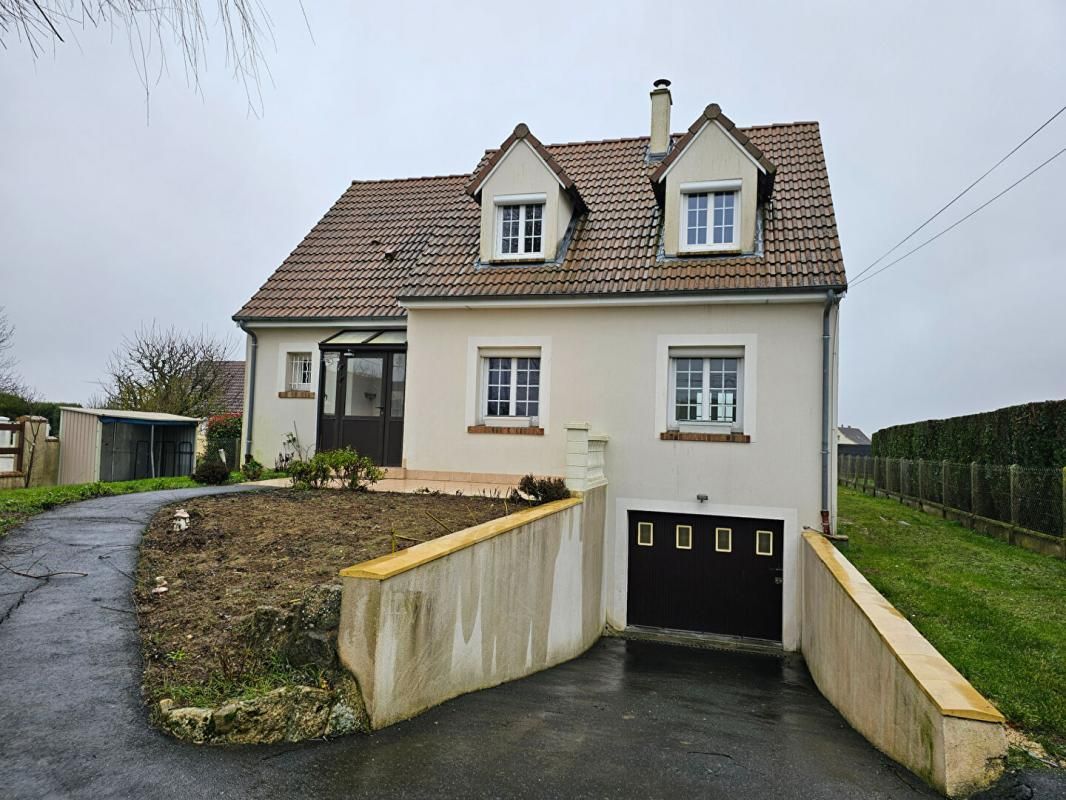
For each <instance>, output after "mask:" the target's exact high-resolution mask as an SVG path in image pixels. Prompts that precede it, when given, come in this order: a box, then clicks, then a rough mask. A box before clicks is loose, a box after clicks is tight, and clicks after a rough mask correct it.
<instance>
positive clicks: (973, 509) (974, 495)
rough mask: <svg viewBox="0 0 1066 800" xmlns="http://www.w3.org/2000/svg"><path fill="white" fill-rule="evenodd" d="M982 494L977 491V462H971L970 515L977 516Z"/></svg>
mask: <svg viewBox="0 0 1066 800" xmlns="http://www.w3.org/2000/svg"><path fill="white" fill-rule="evenodd" d="M980 494H981V493H980V492H979V491H978V489H977V462H976V461H971V462H970V513H971V514H973V515H975V516H976V515H977V509H978V507H979V504H978V502H977V500H978V498H979V497H980Z"/></svg>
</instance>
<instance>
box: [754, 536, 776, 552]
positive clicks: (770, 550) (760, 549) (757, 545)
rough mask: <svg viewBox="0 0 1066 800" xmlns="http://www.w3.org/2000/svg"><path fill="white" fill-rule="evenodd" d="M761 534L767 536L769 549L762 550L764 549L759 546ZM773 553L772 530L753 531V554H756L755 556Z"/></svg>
mask: <svg viewBox="0 0 1066 800" xmlns="http://www.w3.org/2000/svg"><path fill="white" fill-rule="evenodd" d="M762 534H766V536H767V538H768V539H769V541H770V549H769V550H764V549H762V548H760V547H759V543H760V542H759V540H760V539H762V538H763V537H762ZM773 554H774V532H773V531H767V530H761V531H755V555H757V556H771V557H772V556H773Z"/></svg>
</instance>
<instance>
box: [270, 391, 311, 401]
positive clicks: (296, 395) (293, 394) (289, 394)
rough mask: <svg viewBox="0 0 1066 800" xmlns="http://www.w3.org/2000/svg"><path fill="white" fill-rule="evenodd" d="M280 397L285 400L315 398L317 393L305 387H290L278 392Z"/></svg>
mask: <svg viewBox="0 0 1066 800" xmlns="http://www.w3.org/2000/svg"><path fill="white" fill-rule="evenodd" d="M278 397H280V398H281V399H283V400H314V399H315V393H314V392H309V391H306V390H304V389H288V390H286V391H284V392H278Z"/></svg>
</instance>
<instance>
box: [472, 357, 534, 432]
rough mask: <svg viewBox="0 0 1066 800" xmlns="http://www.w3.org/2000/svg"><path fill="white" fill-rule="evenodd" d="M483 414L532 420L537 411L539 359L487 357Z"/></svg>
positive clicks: (484, 366) (484, 360) (483, 362)
mask: <svg viewBox="0 0 1066 800" xmlns="http://www.w3.org/2000/svg"><path fill="white" fill-rule="evenodd" d="M482 364H483V370H484V373H485V403H484V415H485V417H486V418H491V417H519V418H526V419H528V420H529V421H530V422H531V423H533V422H535V421H536V418H537V417H538V416H539V412H540V358H539V357H528V356H487V357H485V358H482Z"/></svg>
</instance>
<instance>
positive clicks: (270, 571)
mask: <svg viewBox="0 0 1066 800" xmlns="http://www.w3.org/2000/svg"><path fill="white" fill-rule="evenodd" d="M178 508H183V509H184V510H185V511H187V512H188V515H189V520H188V522H189V524H188V528H187V529H186V530H184V531H180V532H176V531H174V530H172V524H173V521H174V512H175V510H176V509H178ZM509 510H510V509H509V508H508V506H507V504H506V503H505V502H504V501H503V500H502V499H499V498H484V497H458V496H450V495H439V494H393V493H387V492H356V491H341V490H318V491H306V490H294V489H283V490H277V491H263V492H254V493H240V494H234V495H222V496H216V497H203V498H197V499H193V500H189V501H186V502H185V503H182V504H177V505H172V506H169V507H167V508H164V509H162V510H161V511H160V512H159V513H158V514H157V515H156V517H155V518H154V519H153V521H152V523H151V525H150V526H149V528H148V530H147V531H146V533H145V536H144V539H143V541H142V544H141V556H140V561H139V565H138V569H137V576H136V578H137V581H136V591H135V595H136V604H137V611H138V615H139V620H140V630H141V641H142V645H143V651H144V665H145V671H144V693H145V698H146V700H147V701H148V702H149V703H150V704H151V707H152V708H153V709H156V710H157V713H158V704H159V701H160V700H171V701H173V703H174V705H175V706H176V707H186V706H198V707H211V706H218V705H219V704H222V703H226V702H229V701H235V700H251V699H253V698H256V697H262V696H263V695H265V694H267V693H269V692H272V691H276V690H278V689H282V688H284V687H290V688H291V687H295V686H301V687H304V686H311V687H318V688H322V689H329V688H330V687H331V686H332V685H333V684H335V683H336V681H338V680H342V679H344V678H345V677H346V676H345V675H344V674H343V670H342V668H340V667H339V665H337V664H336V663H335V662H323V661H322V660H321V659H318V660H316V659H314V658H311V659H306V660H304V659H301V661H302V663H295V664H294V663H292V659H290V658H289V657H288V656H287V655H286V653H287V652H288V651H286V650H285V649H284V648H280V649H279V648H275V647H271V646H269V643H268V645H266V646H264V645H263V644H262V642H259V643H258V644H257V643H256V642H255V641H250V636H249V631H250V630H251V629H254V628H255V627H256V625H257V624H259V623H260V622H261V618H262V612H257V608H260V607H272V608H273V609H275V610H277V611H275V612H271V613H274V614H275V618H277V613H278V612H280V613H281V614H282V615H284V614H285V613H286V612H285V610H286V609H297V610H299V609H301V608H304V609H305V608H306V607H307V605H308V603H307V601H305V602H303V603H301V599H302V598H305V596H307V595H308V593H309V592H310V593H311V596H313V595H314V593H315V591H316V589H315V587H321V586H322V585H323V584H336V583H338V582H339V579H338V577H337V573H338V571H339V570H340V569H342V568H344V567H347V566H350V565H352V564H355V563H358V562H360V561H366V560H368V559H372V558H377V557H378V556H382V555H385V554H387V553H389V552H391V551H392V550H393V547H394V546H395V547H396V548H397V549H401V548H406V547H410V546H412V545H414V544H416V543H417V542H418V541H425V540H428V539H434V538H437V537H440V536H444V535H447V534H448V533H451V532H454V531H458V530H462V529H464V528H467V527H470V526H472V525H477V524H480V523H482V522H486V521H488V520H491V519H495V518H497V517H500V516H503V515H505V514H506V513H507V512H508V511H509ZM160 589H165V591H160ZM303 613H305V614H306V611H304V612H303ZM297 616H299V612H298V614H297ZM285 624H288V623H285ZM334 624H335V623H334ZM260 627H262V626H261V625H260ZM311 627H312V628H314V625H313V624H312V626H311ZM320 627H321V626H320ZM334 635H335V634H334ZM267 638H268V639H269V637H267ZM251 639H254V635H253V636H252V637H251Z"/></svg>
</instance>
